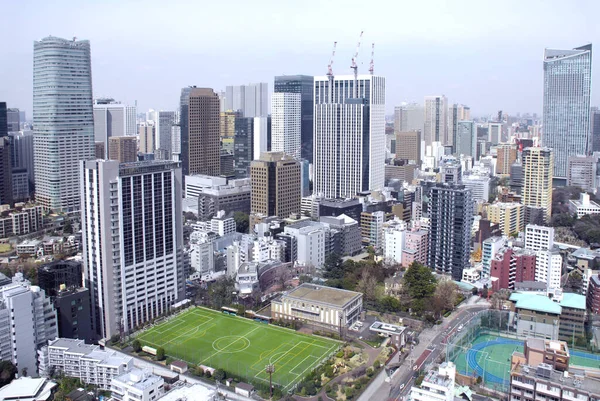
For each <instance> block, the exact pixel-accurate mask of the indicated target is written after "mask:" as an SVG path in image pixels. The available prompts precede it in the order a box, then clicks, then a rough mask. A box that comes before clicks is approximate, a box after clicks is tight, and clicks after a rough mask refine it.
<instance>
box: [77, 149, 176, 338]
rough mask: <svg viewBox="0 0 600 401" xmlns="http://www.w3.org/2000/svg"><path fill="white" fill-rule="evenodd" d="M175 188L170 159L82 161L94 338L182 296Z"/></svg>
mask: <svg viewBox="0 0 600 401" xmlns="http://www.w3.org/2000/svg"><path fill="white" fill-rule="evenodd" d="M181 188H182V183H181V169H180V166H179V164H178V163H176V162H167V161H154V162H135V163H123V164H119V162H117V161H114V160H106V161H104V160H94V161H88V162H82V163H81V202H82V205H83V206H84V207H83V208H82V211H81V221H82V243H83V260H84V277H85V280H86V287H87V288H89V289H90V293H91V306H92V316H93V319H92V328H93V329H94V331H95V332H96V333H97V335H98V336H99V338H107V337H110V336H111V335H113V334H118V333H129V332H131V331H132V330H133V329H134V328H136V327H138V326H139V325H141V324H143V323H145V322H148V321H150V320H152V319H155V318H156V317H158V316H160V315H162V314H164V313H166V312H167V311H168V310H169V309H170V307H171V305H172V304H174V303H176V302H179V301H180V300H181V299H183V297H184V296H185V292H184V291H185V289H184V264H183V225H182V224H183V223H182V218H183V213H182V210H181V198H182V196H181ZM115 249H116V250H115ZM119 249H120V251H119ZM120 272H124V275H123V276H121V274H120ZM140 286H143V288H144V292H143V293H141V292H139V291H134V289H135V288H141V287H140Z"/></svg>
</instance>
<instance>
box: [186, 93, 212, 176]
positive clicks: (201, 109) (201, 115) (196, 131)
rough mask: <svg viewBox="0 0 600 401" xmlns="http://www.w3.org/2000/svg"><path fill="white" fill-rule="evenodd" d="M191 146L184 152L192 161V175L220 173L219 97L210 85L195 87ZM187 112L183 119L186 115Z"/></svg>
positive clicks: (191, 101) (189, 113) (191, 103)
mask: <svg viewBox="0 0 600 401" xmlns="http://www.w3.org/2000/svg"><path fill="white" fill-rule="evenodd" d="M186 114H187V120H188V121H187V123H188V135H189V136H188V138H187V139H188V146H187V148H186V147H185V146H184V143H183V142H184V141H183V126H182V141H181V142H182V143H181V151H182V153H183V154H184V156H185V158H186V159H187V161H188V168H189V171H188V174H190V175H193V174H205V175H212V176H217V175H219V174H220V164H221V161H220V160H221V159H220V155H221V142H220V137H219V121H220V120H219V119H220V111H219V97H218V96H217V94H216V93H215V92H214V91H213V90H212V89H210V88H195V87H194V88H191V91H190V93H189V108H188V111H187V113H186ZM183 117H184V116H183V113H182V116H181V118H183Z"/></svg>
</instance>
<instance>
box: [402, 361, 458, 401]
mask: <svg viewBox="0 0 600 401" xmlns="http://www.w3.org/2000/svg"><path fill="white" fill-rule="evenodd" d="M455 378H456V366H455V365H454V363H452V362H444V363H442V364H441V365H440V367H439V370H438V371H437V372H436V371H434V370H430V371H429V373H427V375H425V378H424V379H423V381H422V382H421V385H420V386H419V387H417V386H416V385H415V386H413V387H412V388H411V389H410V396H409V400H411V401H454V386H455V383H454V380H455Z"/></svg>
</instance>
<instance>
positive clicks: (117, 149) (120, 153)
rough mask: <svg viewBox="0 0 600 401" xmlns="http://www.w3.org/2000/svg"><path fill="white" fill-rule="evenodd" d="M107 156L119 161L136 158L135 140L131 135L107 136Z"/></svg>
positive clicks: (128, 160)
mask: <svg viewBox="0 0 600 401" xmlns="http://www.w3.org/2000/svg"><path fill="white" fill-rule="evenodd" d="M108 158H109V159H110V160H118V161H119V163H131V162H134V161H136V160H137V140H136V138H135V137H132V136H114V137H112V138H108Z"/></svg>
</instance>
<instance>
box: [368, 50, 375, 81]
mask: <svg viewBox="0 0 600 401" xmlns="http://www.w3.org/2000/svg"><path fill="white" fill-rule="evenodd" d="M374 57H375V43H372V44H371V64H369V72H370V73H371V75H373V70H374V67H375V61H374Z"/></svg>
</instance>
